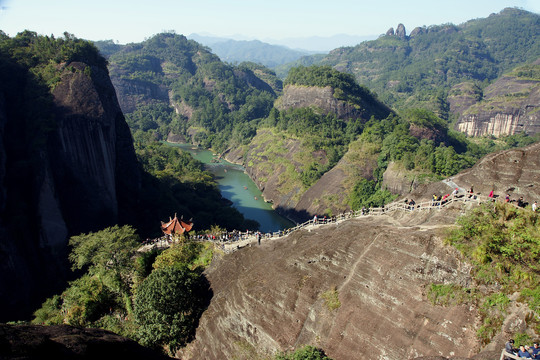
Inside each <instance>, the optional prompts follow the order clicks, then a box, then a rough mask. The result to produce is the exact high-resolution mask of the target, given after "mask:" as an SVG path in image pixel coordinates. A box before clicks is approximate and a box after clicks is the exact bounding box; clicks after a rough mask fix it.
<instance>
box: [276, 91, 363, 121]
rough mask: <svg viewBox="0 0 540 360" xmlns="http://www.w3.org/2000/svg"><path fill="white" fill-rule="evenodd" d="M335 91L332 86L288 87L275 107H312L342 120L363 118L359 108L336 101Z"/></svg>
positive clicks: (279, 108) (282, 108)
mask: <svg viewBox="0 0 540 360" xmlns="http://www.w3.org/2000/svg"><path fill="white" fill-rule="evenodd" d="M334 91H335V90H334V89H333V88H331V87H330V86H326V87H316V86H298V85H287V86H286V87H285V89H284V90H283V95H282V96H281V97H280V98H279V99H278V100H276V102H275V104H274V106H275V107H276V108H277V109H278V110H284V109H290V108H293V109H297V108H304V107H311V108H314V109H320V110H321V111H322V112H323V113H324V114H328V113H334V114H336V115H337V117H338V118H340V119H349V118H359V117H362V112H361V111H360V110H359V109H358V108H356V107H354V106H353V105H352V104H349V103H346V102H344V101H341V100H338V99H336V98H335V97H334Z"/></svg>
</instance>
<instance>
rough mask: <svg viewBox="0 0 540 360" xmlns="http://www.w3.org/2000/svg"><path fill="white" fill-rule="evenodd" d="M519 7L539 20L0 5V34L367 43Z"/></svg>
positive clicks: (171, 4)
mask: <svg viewBox="0 0 540 360" xmlns="http://www.w3.org/2000/svg"><path fill="white" fill-rule="evenodd" d="M505 7H519V8H523V9H524V10H528V11H532V12H535V13H540V0H453V1H440V0H408V1H405V0H400V1H394V0H385V1H373V0H369V1H365V0H325V1H320V0H152V1H140V0H130V1H123V0H106V1H105V0H92V1H88V0H84V1H80V0H48V1H46V0H0V29H1V30H3V31H4V32H5V33H7V34H8V35H10V36H14V35H16V34H17V33H18V32H20V31H22V30H25V29H28V30H33V31H36V32H37V33H39V34H43V35H51V34H53V35H55V36H61V35H62V34H63V33H64V31H68V32H70V33H72V34H74V35H75V36H77V37H79V38H84V39H88V40H109V39H111V40H114V41H117V42H119V43H121V44H125V43H129V42H140V41H143V40H144V39H145V38H149V37H151V36H152V35H154V34H157V33H160V32H163V31H169V30H174V31H176V33H178V34H184V35H189V34H191V33H199V34H203V33H210V34H213V35H218V36H223V37H231V36H232V35H243V36H244V37H246V38H256V39H260V40H263V41H264V40H268V39H283V38H288V37H308V36H321V37H329V36H332V35H335V34H349V35H360V36H373V37H376V36H377V35H379V34H382V33H384V32H386V30H388V29H389V28H390V27H394V28H396V27H397V25H398V24H399V23H403V24H404V25H405V27H406V29H407V32H410V31H411V30H412V29H413V28H415V27H416V26H423V25H426V26H429V25H439V24H444V23H453V24H456V25H457V24H460V23H463V22H465V21H467V20H470V19H474V18H483V17H487V16H489V15H490V14H491V13H498V12H500V11H501V10H502V9H503V8H505Z"/></svg>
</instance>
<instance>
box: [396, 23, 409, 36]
mask: <svg viewBox="0 0 540 360" xmlns="http://www.w3.org/2000/svg"><path fill="white" fill-rule="evenodd" d="M396 36H397V37H398V38H400V39H405V38H406V37H407V31H406V30H405V25H403V24H399V25H398V27H397V29H396Z"/></svg>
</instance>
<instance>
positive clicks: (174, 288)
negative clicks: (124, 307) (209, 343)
mask: <svg viewBox="0 0 540 360" xmlns="http://www.w3.org/2000/svg"><path fill="white" fill-rule="evenodd" d="M207 289H208V285H207V282H206V279H205V278H204V277H203V276H202V275H201V273H200V272H198V271H190V270H189V269H188V268H187V267H186V266H182V267H177V266H175V267H173V266H169V267H164V268H159V269H156V270H154V271H153V272H152V273H151V274H150V275H149V276H148V277H147V278H146V279H145V280H144V281H143V282H142V284H141V285H140V287H139V288H138V290H137V293H136V296H135V306H134V315H135V321H136V322H137V324H138V325H139V328H138V331H137V338H138V340H139V342H140V343H141V344H142V345H144V346H149V347H153V348H158V347H160V346H164V345H168V347H169V351H170V352H171V353H173V352H174V351H176V350H177V349H178V348H179V347H181V346H184V345H185V344H186V343H187V342H188V341H190V340H191V338H192V337H193V335H194V333H195V329H196V327H197V323H198V320H199V317H200V314H201V313H202V311H203V308H204V305H205V303H204V299H205V298H206V296H205V295H206V294H205V292H206V291H207Z"/></svg>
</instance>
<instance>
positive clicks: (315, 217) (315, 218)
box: [313, 215, 317, 225]
mask: <svg viewBox="0 0 540 360" xmlns="http://www.w3.org/2000/svg"><path fill="white" fill-rule="evenodd" d="M316 223H317V215H315V216H314V217H313V224H314V225H315V224H316Z"/></svg>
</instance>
